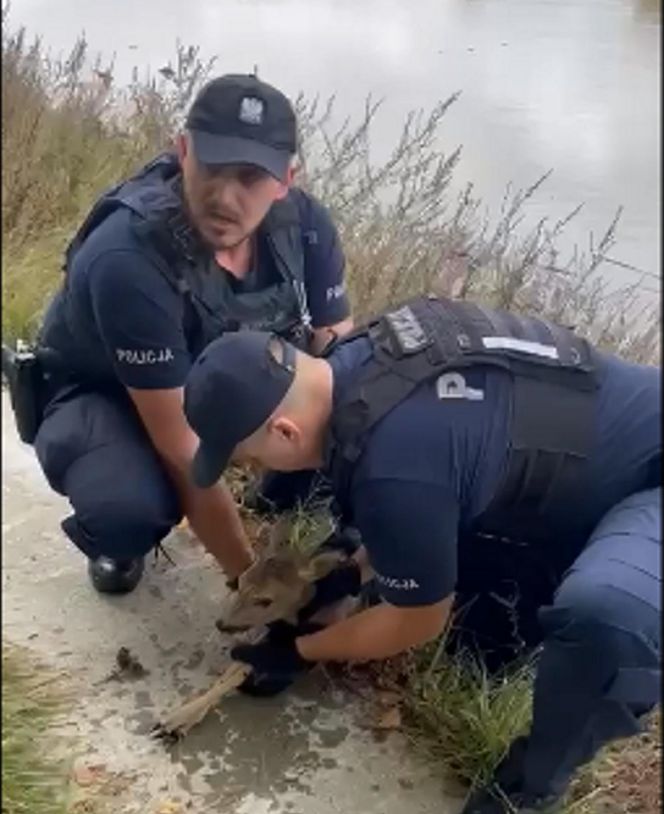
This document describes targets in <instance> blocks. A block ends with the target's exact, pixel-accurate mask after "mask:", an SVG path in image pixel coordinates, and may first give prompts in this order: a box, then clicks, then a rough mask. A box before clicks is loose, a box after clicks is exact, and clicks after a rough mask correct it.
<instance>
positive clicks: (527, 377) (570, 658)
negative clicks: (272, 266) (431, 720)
mask: <svg viewBox="0 0 664 814" xmlns="http://www.w3.org/2000/svg"><path fill="white" fill-rule="evenodd" d="M660 398H661V374H660V371H659V370H658V369H657V368H655V367H648V366H640V365H636V364H630V363H628V362H626V361H623V360H621V359H619V358H617V357H615V356H612V355H609V354H606V353H603V352H600V351H598V350H596V349H595V348H593V347H592V346H591V345H589V343H587V342H586V341H584V340H583V339H581V338H579V337H578V336H576V335H575V334H574V333H573V332H571V331H569V330H567V329H563V328H560V327H558V326H555V325H552V324H549V323H547V322H545V321H543V320H541V319H535V318H526V317H523V316H517V315H512V314H508V313H504V312H498V311H492V310H489V309H486V308H484V307H481V306H478V305H475V304H472V303H469V302H454V301H449V300H444V299H435V298H427V297H422V298H418V299H415V300H413V301H412V302H410V303H407V304H406V305H404V306H402V307H400V308H395V309H394V310H392V311H390V312H389V313H387V314H385V315H383V316H382V317H380V318H377V319H376V320H375V321H373V322H372V323H370V324H369V325H368V326H367V327H365V328H363V329H358V330H357V331H355V332H353V333H352V334H350V335H349V336H347V337H345V338H344V339H342V340H340V341H339V342H337V343H335V345H334V346H333V347H332V348H331V349H330V351H329V353H327V354H326V355H325V358H313V357H312V356H310V355H307V354H305V353H302V352H299V351H297V350H296V349H295V348H294V347H293V346H292V345H290V344H288V343H287V342H284V341H283V340H282V339H279V338H278V337H275V336H274V335H270V334H268V333H263V332H247V333H242V334H237V335H235V336H226V337H223V338H221V339H219V340H216V341H215V342H213V343H212V344H211V345H210V346H209V347H208V348H207V349H206V350H205V351H204V353H203V354H202V355H201V357H200V358H199V359H198V360H197V362H196V364H195V365H194V366H193V368H192V370H191V372H190V374H189V377H188V380H187V383H186V385H185V413H186V415H187V418H188V420H189V422H190V424H191V426H192V427H193V429H194V430H195V431H196V433H197V435H198V436H199V438H201V444H200V446H199V449H198V451H197V452H196V455H195V457H194V468H193V474H194V477H195V480H196V481H197V483H198V484H199V485H200V486H201V487H205V486H209V485H210V484H212V483H214V482H215V481H216V479H217V478H218V477H219V475H220V473H221V472H222V471H223V470H224V468H225V466H226V465H227V463H228V461H229V460H230V459H231V458H233V460H236V461H239V462H243V461H250V462H254V463H259V464H260V465H262V466H264V467H269V468H271V469H274V470H282V471H292V470H297V469H307V468H311V467H322V468H323V469H324V471H325V472H326V473H327V475H328V477H329V478H330V480H331V482H332V485H333V488H334V493H335V498H336V500H337V503H338V505H339V509H340V511H341V512H342V516H343V521H344V522H345V523H347V524H352V526H354V527H355V528H356V529H357V530H358V531H359V533H360V536H361V540H362V543H363V546H364V555H365V557H366V560H367V562H368V564H369V565H370V567H371V568H372V569H373V572H374V574H375V580H376V582H377V584H378V587H379V591H380V595H381V599H382V601H381V602H380V603H379V604H376V605H374V606H373V607H371V608H369V609H367V610H364V611H361V612H360V613H358V614H357V615H355V616H352V617H350V618H348V619H346V620H344V621H342V622H339V623H337V624H334V625H331V626H329V627H327V628H325V629H323V630H319V631H317V632H310V631H307V630H305V629H302V630H300V631H299V632H298V631H297V629H294V632H293V635H291V636H285V635H280V636H279V637H271V636H268V638H267V639H266V640H265V641H263V642H261V643H259V644H256V645H242V646H238V647H236V648H235V649H234V651H232V655H233V657H234V658H236V659H238V660H241V661H245V662H246V663H248V664H250V665H251V666H252V667H253V668H254V675H257V676H259V677H264V678H265V680H266V682H268V683H270V682H272V686H273V687H274V688H276V689H278V688H280V687H283V686H286V685H287V684H288V683H289V681H291V680H292V679H293V678H294V677H296V676H297V675H298V674H300V673H301V672H302V671H305V670H307V669H308V668H309V667H311V666H312V665H313V664H315V663H316V662H319V661H347V660H348V661H356V660H360V661H362V660H368V659H382V658H388V657H390V656H393V655H395V654H397V653H400V652H402V651H404V650H406V649H408V648H410V647H413V646H417V645H420V644H422V643H424V642H426V641H428V640H431V639H433V638H434V637H436V636H438V635H439V634H440V633H441V631H442V630H443V629H444V626H445V624H446V622H447V620H448V617H449V614H450V611H451V609H452V604H453V599H454V596H455V591H456V588H457V585H458V584H459V582H460V581H462V579H463V576H464V575H463V573H462V571H463V565H462V563H463V562H464V559H465V560H466V561H468V560H472V558H473V551H472V550H470V551H465V552H464V551H463V549H465V548H466V546H472V545H473V542H472V541H473V540H477V539H480V537H481V538H482V539H483V540H484V541H485V543H484V544H483V545H482V546H478V547H477V554H476V555H475V556H481V555H482V551H486V550H487V547H488V546H490V545H491V544H492V543H495V546H496V547H497V549H496V550H501V551H505V552H506V553H505V556H510V554H509V553H508V552H509V551H514V550H516V549H517V548H522V547H525V548H528V549H530V550H533V551H537V553H538V556H539V557H541V558H542V560H544V561H545V562H546V563H547V564H548V566H549V568H550V571H551V573H552V574H554V575H555V586H554V589H553V590H552V591H551V595H550V598H549V599H548V601H547V602H545V603H543V604H542V605H541V607H540V608H539V613H538V623H539V628H540V648H541V649H540V650H539V655H538V661H537V673H536V680H535V689H534V710H533V719H532V726H531V729H530V733H529V735H528V736H527V737H522V738H519V739H517V740H516V741H515V742H514V743H513V744H512V746H511V748H510V750H509V752H508V754H507V755H506V757H505V759H504V760H503V761H502V763H501V764H500V765H499V767H498V769H497V770H496V773H495V777H494V779H493V781H492V782H491V783H490V784H489V786H487V787H486V788H482V789H479V790H477V791H476V792H475V793H473V795H472V796H471V799H470V800H469V801H468V802H467V804H466V807H465V809H464V811H465V814H491V812H500V811H503V805H504V804H505V805H506V803H505V799H506V800H508V801H509V805H510V806H511V808H510V809H509V810H518V811H522V812H526V811H544V810H547V809H548V808H549V807H550V806H552V805H555V803H556V801H557V800H559V799H560V797H561V796H562V795H563V794H564V791H565V789H566V787H567V786H568V784H569V781H570V778H571V777H572V775H573V773H574V771H575V770H576V769H577V768H578V767H579V766H580V765H582V764H583V763H585V762H587V761H588V760H590V759H591V758H592V756H593V755H594V754H595V752H596V751H597V750H598V749H599V748H600V747H601V746H603V745H604V744H606V743H607V742H609V741H611V740H613V739H615V738H620V737H625V736H629V735H632V734H634V733H636V732H638V731H639V720H640V718H641V717H642V716H643V715H644V714H645V713H646V712H648V711H649V710H650V709H652V708H653V706H654V705H655V704H656V703H657V702H658V700H659V697H660V617H661V600H660V580H661V560H660V554H661V429H660V421H661V400H660ZM506 540H507V541H512V542H513V543H516V544H518V545H517V546H516V547H515V546H509V545H505V546H504V547H503V548H500V549H499V548H498V547H499V546H502V545H503V544H504V542H505V541H506ZM462 554H465V557H464V556H462ZM359 585H360V567H359V566H358V568H357V573H356V575H355V580H354V584H353V585H351V584H350V582H349V581H348V580H346V585H345V587H344V589H343V590H344V591H347V592H351V593H356V592H357V591H358V590H359ZM525 587H528V586H525ZM498 787H499V788H500V790H501V792H502V795H504V796H503V797H502V798H501V796H500V795H499V794H498ZM501 799H502V802H501Z"/></svg>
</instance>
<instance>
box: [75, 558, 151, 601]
mask: <svg viewBox="0 0 664 814" xmlns="http://www.w3.org/2000/svg"><path fill="white" fill-rule="evenodd" d="M144 569H145V562H144V560H143V557H139V558H137V559H134V560H125V561H122V562H120V561H118V560H112V559H110V557H97V559H96V560H88V574H89V575H90V580H91V582H92V584H93V586H94V588H95V590H97V591H99V593H100V594H128V593H130V592H131V591H133V590H134V588H135V587H136V586H137V585H138V583H139V582H140V580H141V577H142V576H143V571H144Z"/></svg>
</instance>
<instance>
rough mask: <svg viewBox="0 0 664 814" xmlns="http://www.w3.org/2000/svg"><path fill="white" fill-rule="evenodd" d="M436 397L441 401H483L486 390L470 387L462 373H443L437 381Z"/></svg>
mask: <svg viewBox="0 0 664 814" xmlns="http://www.w3.org/2000/svg"><path fill="white" fill-rule="evenodd" d="M436 395H437V396H438V398H439V399H466V400H467V401H482V399H483V398H484V390H478V389H476V388H474V387H468V385H467V384H466V380H465V378H464V377H463V376H462V375H461V374H460V373H443V374H442V375H441V376H439V377H438V379H437V380H436Z"/></svg>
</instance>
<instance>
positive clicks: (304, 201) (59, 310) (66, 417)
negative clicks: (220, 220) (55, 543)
mask: <svg viewBox="0 0 664 814" xmlns="http://www.w3.org/2000/svg"><path fill="white" fill-rule="evenodd" d="M290 197H291V199H292V200H293V201H294V202H295V204H296V206H297V209H298V214H299V223H300V228H301V231H302V247H303V248H302V250H303V261H304V289H305V292H304V293H305V295H306V302H307V307H308V311H309V313H310V316H311V323H312V326H313V327H314V328H316V327H322V326H326V325H332V324H334V323H337V322H340V321H342V320H344V319H345V318H346V317H348V315H349V305H348V300H347V297H346V293H345V289H344V257H343V252H342V250H341V246H340V242H339V238H338V235H337V232H336V229H335V227H334V225H333V223H332V221H331V219H330V216H329V214H328V213H327V211H326V210H325V209H324V207H323V206H322V205H321V204H319V203H318V202H317V201H316V200H315V199H313V198H312V197H310V196H308V195H306V194H305V193H304V192H302V191H299V190H297V191H293V192H292V193H291V196H290ZM136 218H137V216H136V215H135V214H134V213H133V212H132V211H130V210H129V209H128V208H126V207H121V208H119V209H116V210H115V211H114V212H113V213H112V214H110V215H109V216H108V217H107V218H106V219H105V220H103V221H102V223H101V224H100V225H99V226H98V227H97V228H96V229H94V230H93V231H92V232H91V234H90V235H89V236H88V237H87V238H86V239H85V241H84V242H83V244H82V245H81V247H80V248H79V249H78V251H77V252H76V253H75V255H74V257H73V259H72V261H71V263H70V266H69V269H68V272H67V279H66V283H65V285H64V287H63V290H62V291H61V292H60V293H59V294H58V295H57V296H56V299H55V301H54V303H53V304H52V306H51V308H50V309H49V312H48V313H47V316H46V318H45V324H44V328H43V331H42V341H43V343H44V344H45V345H48V346H50V347H53V348H55V349H56V350H58V351H59V352H60V354H61V356H62V357H63V358H64V360H65V361H66V363H67V364H68V366H70V367H71V368H72V369H73V370H75V371H77V373H75V374H74V376H73V380H72V381H71V382H69V383H68V384H67V385H66V386H64V387H60V388H59V389H58V391H57V392H56V393H54V394H53V398H52V400H51V402H50V404H49V405H48V407H47V410H46V413H45V418H44V421H43V423H42V425H41V427H40V430H39V433H38V435H37V438H36V440H35V449H36V452H37V455H38V458H39V460H40V463H41V465H42V468H43V470H44V472H45V474H46V476H47V478H48V480H49V483H50V484H51V486H52V487H53V488H54V489H55V490H56V491H58V492H59V493H61V494H63V495H66V496H67V497H69V500H70V502H71V504H72V507H73V509H74V513H73V514H72V516H71V517H69V518H67V519H66V520H65V521H64V523H63V528H64V530H65V532H66V533H67V535H68V536H69V537H70V538H71V539H72V540H73V542H74V543H75V544H76V545H77V546H78V547H79V548H80V549H81V550H83V551H84V552H85V553H86V554H87V555H88V556H89V557H91V558H93V559H94V558H96V557H97V556H100V555H103V556H106V557H110V558H112V559H117V560H124V559H130V558H134V557H138V556H141V555H144V554H145V553H147V552H148V551H149V550H150V549H151V548H153V547H154V546H155V545H156V544H157V543H159V541H160V540H161V539H163V537H164V536H165V535H166V534H168V532H169V531H170V529H171V528H172V527H173V525H175V524H176V523H177V522H178V521H179V519H180V518H181V514H182V513H181V509H180V506H179V501H178V497H177V494H176V492H175V489H174V487H173V485H172V483H171V481H170V479H169V477H168V476H167V474H166V472H165V471H164V469H163V467H162V464H161V461H160V460H159V458H158V456H157V454H156V451H155V450H154V448H153V447H152V445H151V443H150V441H149V439H148V437H147V434H146V433H145V431H144V429H143V426H142V424H141V423H140V421H139V419H138V417H137V415H136V413H135V410H134V408H133V405H132V403H131V401H130V399H129V397H128V394H127V392H126V388H128V387H129V388H134V389H138V390H142V389H145V390H150V389H161V388H164V389H168V388H178V387H181V386H182V385H183V384H184V381H185V378H186V375H187V372H188V371H189V368H190V366H191V364H192V362H193V359H194V358H195V356H196V355H197V353H198V352H199V351H200V348H195V347H192V345H191V342H190V341H189V337H188V336H187V333H186V330H185V298H184V297H183V296H182V294H181V293H180V292H179V291H177V290H176V288H175V287H174V286H173V284H172V282H171V281H169V280H168V279H167V278H166V277H165V276H164V274H163V273H162V269H160V263H162V265H163V259H160V258H159V256H158V253H157V249H156V247H154V246H152V245H150V244H149V243H148V244H146V241H145V240H141V239H140V236H139V235H137V232H136V230H135V229H134V228H133V227H134V226H135V222H134V219H136ZM256 240H257V244H256V251H255V253H254V254H255V262H254V266H253V268H252V269H251V270H250V272H249V273H248V274H247V275H246V276H245V277H244V278H243V279H242V280H241V281H240V280H236V279H235V278H233V277H232V275H230V274H229V273H228V272H226V271H225V270H224V269H221V268H219V267H218V266H217V265H216V263H215V261H214V259H213V257H212V256H210V258H209V263H208V267H207V270H206V271H205V272H204V273H203V274H201V275H199V278H198V283H199V285H200V287H201V290H202V293H203V299H205V301H206V302H207V303H211V304H212V305H213V306H214V304H215V303H216V302H217V301H220V300H221V298H222V294H223V291H224V287H228V286H230V287H231V288H232V289H233V293H235V294H243V293H251V292H257V291H261V290H262V289H264V288H266V287H268V286H269V285H271V284H272V282H273V281H274V278H275V276H276V275H277V269H276V268H275V265H274V259H273V256H272V255H271V253H270V252H269V251H268V247H267V246H266V245H265V239H264V238H263V237H262V236H261V233H260V231H259V233H258V235H257V238H256Z"/></svg>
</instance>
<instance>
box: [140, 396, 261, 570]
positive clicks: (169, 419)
mask: <svg viewBox="0 0 664 814" xmlns="http://www.w3.org/2000/svg"><path fill="white" fill-rule="evenodd" d="M129 395H130V396H131V399H132V401H133V402H134V405H135V407H136V410H137V411H138V414H139V416H140V418H141V420H142V422H143V424H144V426H145V429H146V431H147V433H148V435H149V436H150V440H151V441H152V444H153V445H154V448H155V449H156V451H157V453H158V454H159V456H160V458H161V460H162V462H163V464H164V467H165V469H166V470H167V471H168V473H169V475H170V477H171V479H172V481H173V483H174V485H175V488H176V489H177V492H178V496H179V498H180V505H181V506H182V509H183V511H184V512H185V514H186V515H187V517H188V519H189V523H190V525H191V527H192V528H193V530H194V531H195V532H196V535H197V537H198V538H199V540H200V541H201V542H202V543H203V545H204V546H205V547H206V548H207V550H208V551H209V552H210V553H211V554H212V555H213V556H214V557H215V559H216V560H217V561H218V562H219V564H220V565H221V567H222V568H223V569H224V570H225V572H226V574H227V575H228V576H229V577H230V578H231V579H233V578H234V577H237V576H239V574H241V573H242V572H243V571H244V570H245V569H246V568H248V567H249V565H251V562H252V559H253V558H252V554H251V546H250V545H249V541H248V540H247V537H246V535H245V532H244V528H243V526H242V521H241V520H240V516H239V514H238V512H237V509H236V507H235V503H234V501H233V498H232V496H231V494H230V492H229V491H228V489H227V487H226V486H225V485H224V484H222V483H220V484H218V485H217V486H214V487H212V488H211V489H198V488H196V486H195V485H194V484H193V482H192V480H191V477H190V474H189V468H190V465H191V460H192V458H193V455H194V452H195V451H196V448H197V447H198V438H197V437H196V435H195V433H194V432H193V430H192V429H191V428H190V427H189V425H188V424H187V420H186V418H185V415H184V410H183V407H182V403H183V390H182V388H175V389H172V390H134V389H129Z"/></svg>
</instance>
